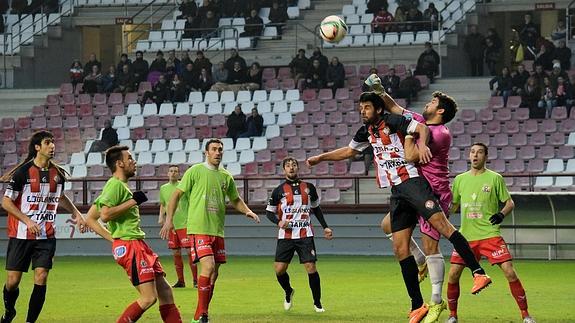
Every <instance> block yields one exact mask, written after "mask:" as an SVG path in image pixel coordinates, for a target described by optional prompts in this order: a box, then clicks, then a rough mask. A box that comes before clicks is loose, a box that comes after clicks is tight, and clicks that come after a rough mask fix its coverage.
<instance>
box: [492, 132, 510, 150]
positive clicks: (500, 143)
mask: <svg viewBox="0 0 575 323" xmlns="http://www.w3.org/2000/svg"><path fill="white" fill-rule="evenodd" d="M491 145H492V146H495V147H505V146H507V145H509V137H508V136H507V135H506V134H504V133H498V134H496V135H495V136H494V137H493V140H492V141H491Z"/></svg>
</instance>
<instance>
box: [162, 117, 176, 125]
mask: <svg viewBox="0 0 575 323" xmlns="http://www.w3.org/2000/svg"><path fill="white" fill-rule="evenodd" d="M177 123H178V118H177V117H176V116H174V115H169V116H164V117H162V119H161V125H162V127H164V128H167V127H175V126H176V125H177Z"/></svg>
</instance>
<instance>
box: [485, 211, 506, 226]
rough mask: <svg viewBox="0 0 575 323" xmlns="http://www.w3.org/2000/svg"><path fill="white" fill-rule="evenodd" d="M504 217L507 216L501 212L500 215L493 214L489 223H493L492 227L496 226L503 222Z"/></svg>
mask: <svg viewBox="0 0 575 323" xmlns="http://www.w3.org/2000/svg"><path fill="white" fill-rule="evenodd" d="M504 217H505V216H504V215H503V213H501V212H499V213H496V214H493V215H492V216H491V217H490V218H489V222H491V224H492V225H496V224H499V223H501V222H503V218H504Z"/></svg>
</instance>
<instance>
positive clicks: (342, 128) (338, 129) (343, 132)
mask: <svg viewBox="0 0 575 323" xmlns="http://www.w3.org/2000/svg"><path fill="white" fill-rule="evenodd" d="M348 132H349V127H348V126H347V124H336V125H335V126H334V128H333V135H334V136H338V137H341V136H347V135H348Z"/></svg>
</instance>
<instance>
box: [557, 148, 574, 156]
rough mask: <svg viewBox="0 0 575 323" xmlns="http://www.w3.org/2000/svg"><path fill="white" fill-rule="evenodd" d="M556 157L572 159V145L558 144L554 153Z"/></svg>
mask: <svg viewBox="0 0 575 323" xmlns="http://www.w3.org/2000/svg"><path fill="white" fill-rule="evenodd" d="M556 157H557V158H561V159H572V158H574V157H575V151H574V149H573V146H560V147H559V149H558V150H557V154H556Z"/></svg>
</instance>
